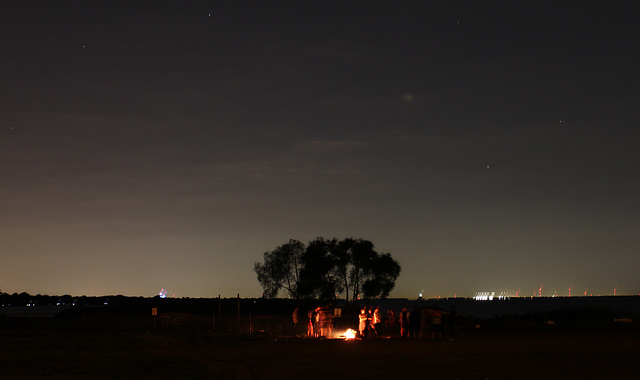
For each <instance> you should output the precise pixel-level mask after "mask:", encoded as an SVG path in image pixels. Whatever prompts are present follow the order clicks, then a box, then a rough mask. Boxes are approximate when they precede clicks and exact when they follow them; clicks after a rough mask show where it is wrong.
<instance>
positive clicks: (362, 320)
mask: <svg viewBox="0 0 640 380" xmlns="http://www.w3.org/2000/svg"><path fill="white" fill-rule="evenodd" d="M368 318H369V315H368V314H367V308H366V307H363V308H362V310H360V314H358V331H359V332H360V337H361V338H364V337H365V332H366V331H367V319H368Z"/></svg>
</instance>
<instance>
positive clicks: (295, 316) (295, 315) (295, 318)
mask: <svg viewBox="0 0 640 380" xmlns="http://www.w3.org/2000/svg"><path fill="white" fill-rule="evenodd" d="M291 319H292V320H293V329H292V330H291V337H292V338H297V337H298V334H297V331H296V329H297V328H298V306H296V308H295V309H294V310H293V313H292V314H291Z"/></svg>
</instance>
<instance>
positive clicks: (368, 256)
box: [254, 237, 400, 303]
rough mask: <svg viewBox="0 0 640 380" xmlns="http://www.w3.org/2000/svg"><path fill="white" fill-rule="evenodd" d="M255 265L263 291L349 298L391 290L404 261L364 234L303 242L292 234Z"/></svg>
mask: <svg viewBox="0 0 640 380" xmlns="http://www.w3.org/2000/svg"><path fill="white" fill-rule="evenodd" d="M254 271H255V272H256V274H257V276H258V282H260V285H262V288H263V289H264V296H265V297H269V298H273V297H277V296H278V295H279V294H281V293H283V292H284V293H285V294H286V296H288V297H291V298H295V299H300V298H319V299H327V300H330V299H336V298H338V297H339V296H340V295H344V298H345V300H346V301H347V302H349V300H351V301H352V302H354V303H355V302H356V301H357V300H358V299H359V298H364V299H372V298H378V297H379V298H385V297H387V296H389V294H390V293H391V290H393V288H394V286H395V281H396V279H397V278H398V276H399V275H400V264H398V262H397V261H395V260H394V259H393V257H392V256H391V254H389V253H378V252H376V250H375V249H374V245H373V243H372V242H370V241H368V240H364V239H354V238H346V239H343V240H340V241H338V240H337V239H335V238H334V239H325V238H322V237H318V238H316V239H315V240H312V241H311V242H309V244H307V245H304V244H303V243H301V242H299V241H297V240H289V242H288V243H286V244H283V245H281V246H279V247H277V248H276V249H274V250H273V251H270V252H265V254H264V262H263V263H259V262H257V263H255V265H254Z"/></svg>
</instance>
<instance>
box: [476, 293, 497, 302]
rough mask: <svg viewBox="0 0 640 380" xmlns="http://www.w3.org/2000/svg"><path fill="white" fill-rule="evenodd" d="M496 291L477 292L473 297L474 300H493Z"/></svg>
mask: <svg viewBox="0 0 640 380" xmlns="http://www.w3.org/2000/svg"><path fill="white" fill-rule="evenodd" d="M495 295H496V292H477V293H476V295H475V296H474V297H473V299H474V300H476V301H493V297H494V296H495Z"/></svg>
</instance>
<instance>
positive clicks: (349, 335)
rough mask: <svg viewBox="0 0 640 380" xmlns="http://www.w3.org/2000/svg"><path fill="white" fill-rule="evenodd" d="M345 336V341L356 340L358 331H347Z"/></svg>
mask: <svg viewBox="0 0 640 380" xmlns="http://www.w3.org/2000/svg"><path fill="white" fill-rule="evenodd" d="M343 335H344V339H345V340H350V339H355V338H356V331H355V330H353V329H347V331H345V332H344V334H343Z"/></svg>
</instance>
